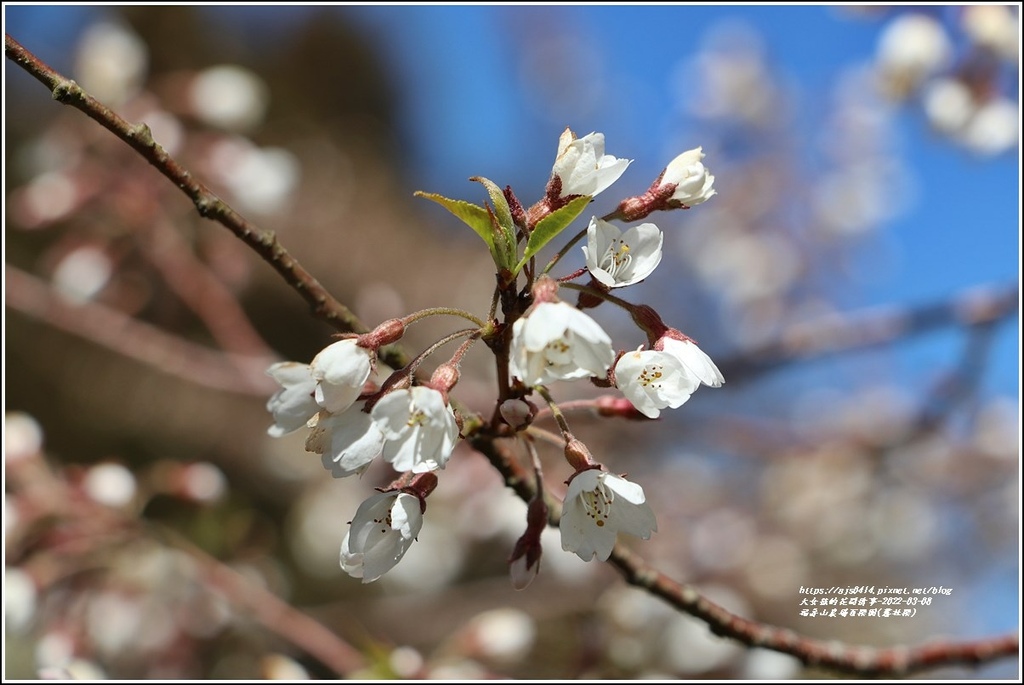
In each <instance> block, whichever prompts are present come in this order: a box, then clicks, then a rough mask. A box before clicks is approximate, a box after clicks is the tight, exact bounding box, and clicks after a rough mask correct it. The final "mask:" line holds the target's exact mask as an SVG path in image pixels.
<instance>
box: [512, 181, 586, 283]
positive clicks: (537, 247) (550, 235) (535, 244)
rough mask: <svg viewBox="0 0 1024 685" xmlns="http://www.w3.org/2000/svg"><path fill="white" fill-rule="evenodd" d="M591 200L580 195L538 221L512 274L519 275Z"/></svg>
mask: <svg viewBox="0 0 1024 685" xmlns="http://www.w3.org/2000/svg"><path fill="white" fill-rule="evenodd" d="M592 199H593V198H592V197H590V196H589V195H580V196H579V197H577V198H576V199H575V200H573V201H571V202H570V203H569V204H567V205H565V206H564V207H562V208H561V209H556V210H555V211H553V212H551V213H550V214H548V215H547V216H546V217H544V218H543V219H541V220H540V221H538V222H537V225H536V226H534V228H533V233H531V234H530V239H529V240H528V241H527V243H526V251H525V252H524V253H523V258H522V259H521V260H520V261H519V264H517V265H516V268H515V269H514V270H513V273H519V270H520V269H522V268H523V266H525V265H526V262H527V261H529V259H530V258H531V257H533V256H534V255H535V254H537V253H538V252H540V251H541V249H542V248H543V247H544V246H545V245H547V244H548V243H549V242H551V241H552V240H553V239H554V238H555V237H556V236H557V235H558V234H559V233H561V232H562V231H564V230H565V228H566V227H567V226H568V225H569V224H571V223H572V222H573V221H575V219H576V217H578V216H579V215H580V214H582V213H583V210H584V209H585V208H586V206H587V205H588V204H590V201H591V200H592Z"/></svg>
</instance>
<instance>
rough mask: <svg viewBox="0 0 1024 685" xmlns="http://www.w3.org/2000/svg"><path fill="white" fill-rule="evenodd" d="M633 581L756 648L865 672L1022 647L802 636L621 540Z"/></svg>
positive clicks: (996, 640)
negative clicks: (755, 617)
mask: <svg viewBox="0 0 1024 685" xmlns="http://www.w3.org/2000/svg"><path fill="white" fill-rule="evenodd" d="M608 561H609V563H611V564H612V565H613V566H615V567H616V568H617V569H619V571H621V572H622V575H623V576H624V577H625V579H626V581H627V582H628V583H630V584H631V585H635V586H637V587H640V588H643V589H645V590H647V591H648V592H650V593H651V594H653V595H656V596H658V597H661V598H662V599H664V600H665V601H666V602H668V603H669V604H671V605H672V606H674V607H676V608H677V609H679V610H680V611H683V612H685V613H687V614H690V615H691V616H695V617H697V618H699V619H701V620H703V621H705V622H706V623H707V624H708V627H709V628H710V629H711V632H713V633H715V634H716V635H721V636H723V637H730V638H733V639H734V640H738V641H740V642H742V643H743V644H745V645H749V646H751V647H763V648H765V649H772V650H775V651H777V652H782V653H784V654H789V655H791V656H794V657H796V658H797V659H799V660H800V661H801V662H803V663H804V664H806V665H808V666H816V667H820V668H827V669H832V670H836V671H846V672H848V673H854V674H857V675H864V676H881V675H887V676H905V675H908V674H909V673H912V672H914V671H921V670H924V669H929V668H938V667H940V666H955V665H960V664H968V665H978V664H984V663H988V662H991V661H994V660H996V659H999V658H1003V657H1009V656H1015V655H1017V654H1018V653H1019V652H1020V641H1019V638H1018V636H1017V635H1002V636H999V637H993V638H988V639H983V640H973V641H968V642H950V641H941V642H933V643H931V644H926V645H920V646H918V647H905V646H898V647H861V646H852V645H842V644H838V643H836V642H834V641H828V642H825V641H820V640H813V639H810V638H806V637H802V636H800V635H798V634H797V633H794V632H793V631H792V630H787V629H784V628H778V627H775V626H770V625H766V624H764V623H759V622H757V621H751V620H750V619H746V618H743V617H742V616H737V615H736V614H733V613H731V612H729V611H727V610H725V609H723V608H722V607H720V606H719V605H717V604H715V603H714V602H711V601H709V600H708V599H706V598H705V597H703V596H702V595H701V594H700V593H699V592H697V590H696V589H694V588H693V587H691V586H688V585H682V584H680V583H677V582H676V581H674V580H672V579H671V578H669V577H668V576H666V575H665V574H664V573H661V572H660V571H658V570H656V569H654V568H651V567H650V566H648V565H647V564H646V563H645V562H644V561H643V559H641V558H640V557H639V556H637V555H636V554H634V553H633V552H631V551H629V550H628V549H626V548H625V547H623V546H621V545H616V546H615V549H614V550H612V555H611V558H610V559H609V560H608Z"/></svg>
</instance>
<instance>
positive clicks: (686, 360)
mask: <svg viewBox="0 0 1024 685" xmlns="http://www.w3.org/2000/svg"><path fill="white" fill-rule="evenodd" d="M661 343H662V349H663V350H664V351H665V352H667V353H668V354H670V355H672V356H673V357H675V358H676V359H678V360H679V361H680V362H682V364H683V366H684V367H686V370H687V371H688V372H689V373H690V374H692V375H693V377H694V378H696V379H697V380H698V381H700V382H701V383H703V384H704V385H708V386H711V387H712V388H718V387H721V385H722V383H725V377H724V376H722V372H721V371H719V370H718V367H717V366H715V363H714V362H713V361H711V357H709V356H707V355H706V354H704V352H703V350H701V349H700V348H699V347H697V343H695V342H693V341H692V340H677V339H675V338H668V337H664V338H662V339H661Z"/></svg>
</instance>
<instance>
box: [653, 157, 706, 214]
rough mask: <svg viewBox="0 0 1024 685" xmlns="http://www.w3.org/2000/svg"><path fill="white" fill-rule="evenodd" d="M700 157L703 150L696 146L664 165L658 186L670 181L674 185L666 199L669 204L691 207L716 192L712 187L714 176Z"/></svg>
mask: <svg viewBox="0 0 1024 685" xmlns="http://www.w3.org/2000/svg"><path fill="white" fill-rule="evenodd" d="M702 159H704V152H703V149H702V148H699V147H698V148H694V149H693V150H687V151H686V152H684V153H683V154H681V155H679V156H678V157H676V158H675V159H673V160H672V161H671V162H669V164H668V166H667V167H665V173H664V174H663V175H662V177H661V183H660V184H659V187H662V188H664V187H665V186H666V185H668V184H670V183H671V184H673V185H675V190H674V191H673V192H672V196H671V197H670V198H669V199H668V202H669V205H670V206H672V205H674V206H677V207H678V206H680V205H682V206H686V207H693V206H695V205H699V204H700V203H701V202H705V201H706V200H707V199H708V198H710V197H711V196H712V195H715V194H716V193H717V191H716V190H715V189H714V188H713V187H712V186H713V185H714V183H715V177H714V176H712V175H711V173H710V172H708V170H707V167H705V166H704V164H703V162H701V160H702ZM665 192H666V193H667V192H668V190H667V189H666V191H665Z"/></svg>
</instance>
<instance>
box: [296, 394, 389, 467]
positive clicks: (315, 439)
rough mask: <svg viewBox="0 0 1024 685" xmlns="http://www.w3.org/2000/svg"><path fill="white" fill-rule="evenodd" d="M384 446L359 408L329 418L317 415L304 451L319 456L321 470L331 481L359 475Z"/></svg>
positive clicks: (374, 425)
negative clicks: (326, 471)
mask: <svg viewBox="0 0 1024 685" xmlns="http://www.w3.org/2000/svg"><path fill="white" fill-rule="evenodd" d="M383 447H384V435H383V434H382V433H381V432H380V428H378V427H377V424H376V423H375V422H374V420H373V419H372V418H371V417H370V415H369V414H367V413H366V412H364V411H362V409H361V408H359V407H351V408H349V409H348V410H346V411H345V412H343V413H341V414H337V415H330V414H327V413H326V412H321V414H320V417H319V419H318V421H317V424H316V426H314V427H313V429H312V431H310V434H309V437H308V438H307V439H306V449H307V450H308V451H310V452H316V453H317V454H321V455H323V457H322V461H323V465H324V468H325V469H327V470H328V471H330V472H331V475H333V476H334V477H335V478H345V477H347V476H351V475H352V474H354V473H359V474H361V473H362V472H363V471H365V470H366V468H367V467H368V466H369V465H370V462H372V461H373V460H374V459H376V458H377V457H378V456H380V453H381V450H382V449H383Z"/></svg>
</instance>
